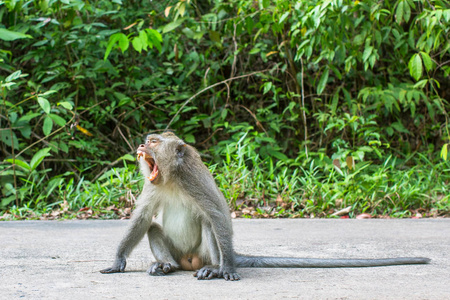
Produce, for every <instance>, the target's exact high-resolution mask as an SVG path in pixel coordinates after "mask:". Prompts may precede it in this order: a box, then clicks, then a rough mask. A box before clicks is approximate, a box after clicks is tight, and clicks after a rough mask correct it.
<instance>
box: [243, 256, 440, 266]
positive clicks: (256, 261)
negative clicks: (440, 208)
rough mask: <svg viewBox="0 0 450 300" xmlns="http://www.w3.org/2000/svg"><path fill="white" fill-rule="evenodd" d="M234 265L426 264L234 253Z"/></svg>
mask: <svg viewBox="0 0 450 300" xmlns="http://www.w3.org/2000/svg"><path fill="white" fill-rule="evenodd" d="M235 258H236V266H237V267H242V268H360V267H380V266H394V265H414V264H427V263H429V262H430V261H431V260H430V259H429V258H425V257H397V258H382V259H318V258H293V257H265V256H245V255H239V254H237V255H236V257H235Z"/></svg>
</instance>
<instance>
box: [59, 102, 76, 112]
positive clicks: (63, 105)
mask: <svg viewBox="0 0 450 300" xmlns="http://www.w3.org/2000/svg"><path fill="white" fill-rule="evenodd" d="M58 105H61V106H62V107H64V108H65V109H68V110H72V109H73V105H72V104H71V103H70V102H67V101H63V102H58Z"/></svg>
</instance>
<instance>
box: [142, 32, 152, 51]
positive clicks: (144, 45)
mask: <svg viewBox="0 0 450 300" xmlns="http://www.w3.org/2000/svg"><path fill="white" fill-rule="evenodd" d="M139 39H140V40H141V43H142V49H143V50H145V51H147V48H148V46H150V48H153V44H152V43H150V44H149V42H148V37H147V33H146V32H145V31H140V32H139Z"/></svg>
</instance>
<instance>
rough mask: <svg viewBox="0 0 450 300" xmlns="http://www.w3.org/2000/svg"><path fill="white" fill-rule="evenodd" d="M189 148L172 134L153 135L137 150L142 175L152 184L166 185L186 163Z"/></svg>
mask: <svg viewBox="0 0 450 300" xmlns="http://www.w3.org/2000/svg"><path fill="white" fill-rule="evenodd" d="M188 148H191V147H189V146H188V145H187V144H186V143H185V142H184V141H183V140H182V139H180V138H179V137H177V136H176V135H175V134H173V133H172V132H165V133H163V134H151V135H149V136H147V139H146V141H145V144H141V145H139V147H138V148H137V159H138V161H141V160H144V162H145V163H144V164H142V161H141V167H142V173H143V174H144V176H146V177H147V179H148V180H149V181H150V182H151V183H152V184H165V183H167V182H169V181H170V177H171V176H174V175H176V173H177V172H176V170H177V168H178V167H179V166H180V165H181V164H182V163H183V162H184V159H185V154H186V152H187V151H189V150H190V149H189V150H188Z"/></svg>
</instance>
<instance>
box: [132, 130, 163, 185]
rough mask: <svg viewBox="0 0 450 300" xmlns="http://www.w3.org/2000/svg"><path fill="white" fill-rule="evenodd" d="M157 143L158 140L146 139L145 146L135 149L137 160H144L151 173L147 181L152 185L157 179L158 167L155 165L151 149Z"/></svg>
mask: <svg viewBox="0 0 450 300" xmlns="http://www.w3.org/2000/svg"><path fill="white" fill-rule="evenodd" d="M157 143H159V140H157V139H151V138H150V139H147V141H146V143H145V144H142V145H139V147H138V148H137V159H138V161H139V160H140V159H144V161H145V162H146V163H147V165H148V167H149V170H150V172H151V173H150V176H148V177H147V179H148V180H150V182H152V183H156V181H157V179H158V177H159V169H158V165H157V164H156V161H155V158H154V151H153V150H152V148H154V147H155V146H156V144H157Z"/></svg>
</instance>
